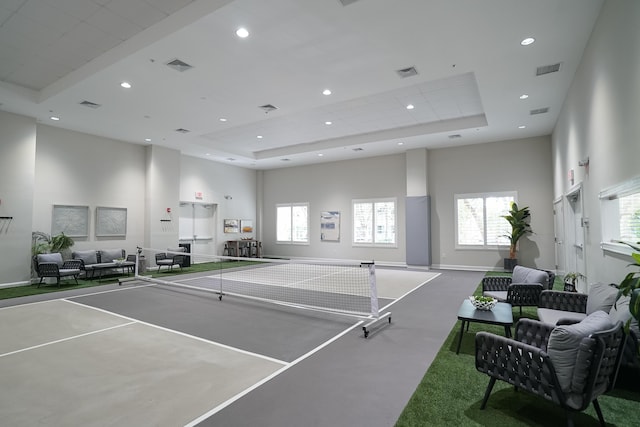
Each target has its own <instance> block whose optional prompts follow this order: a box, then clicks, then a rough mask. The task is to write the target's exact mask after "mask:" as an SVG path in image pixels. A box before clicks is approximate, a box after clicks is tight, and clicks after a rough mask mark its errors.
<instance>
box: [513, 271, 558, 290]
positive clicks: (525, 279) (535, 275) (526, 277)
mask: <svg viewBox="0 0 640 427" xmlns="http://www.w3.org/2000/svg"><path fill="white" fill-rule="evenodd" d="M511 283H540V284H541V285H542V288H543V289H547V288H548V287H549V275H548V274H547V272H545V271H542V270H536V269H535V268H528V267H522V266H521V265H516V266H515V267H514V268H513V275H512V276H511Z"/></svg>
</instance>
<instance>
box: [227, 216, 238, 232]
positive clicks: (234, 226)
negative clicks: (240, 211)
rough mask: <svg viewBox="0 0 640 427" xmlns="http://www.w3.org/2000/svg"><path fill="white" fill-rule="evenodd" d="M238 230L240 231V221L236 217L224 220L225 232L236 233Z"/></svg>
mask: <svg viewBox="0 0 640 427" xmlns="http://www.w3.org/2000/svg"><path fill="white" fill-rule="evenodd" d="M239 231H240V221H238V220H237V219H225V220H224V232H225V233H238V232H239Z"/></svg>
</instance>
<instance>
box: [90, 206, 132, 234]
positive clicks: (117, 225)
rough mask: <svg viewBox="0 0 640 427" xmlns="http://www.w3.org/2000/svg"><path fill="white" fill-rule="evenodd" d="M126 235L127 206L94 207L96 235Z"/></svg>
mask: <svg viewBox="0 0 640 427" xmlns="http://www.w3.org/2000/svg"><path fill="white" fill-rule="evenodd" d="M126 235H127V208H108V207H101V206H98V207H97V208H96V237H122V236H126Z"/></svg>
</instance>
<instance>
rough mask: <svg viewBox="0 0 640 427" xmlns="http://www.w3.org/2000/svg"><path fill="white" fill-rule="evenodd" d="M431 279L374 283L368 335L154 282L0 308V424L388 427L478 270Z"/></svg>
mask: <svg viewBox="0 0 640 427" xmlns="http://www.w3.org/2000/svg"><path fill="white" fill-rule="evenodd" d="M402 273H407V274H406V275H405V278H404V279H403V278H402ZM423 273H424V274H423ZM427 275H428V277H429V279H433V280H431V281H430V282H429V283H427V284H426V285H424V286H420V285H421V284H422V283H423V282H424V281H425V277H427ZM433 276H434V275H433V274H432V273H425V272H409V271H406V270H398V271H392V272H384V273H382V274H380V279H381V282H382V283H379V285H380V286H379V289H380V294H381V295H384V296H385V297H386V298H385V299H383V300H382V301H381V306H384V305H387V304H389V303H391V302H393V306H392V308H391V309H392V310H393V321H392V323H391V324H388V325H385V326H384V327H382V328H380V329H379V330H376V331H374V332H373V333H372V334H371V336H370V337H369V338H368V339H364V338H363V336H362V331H361V329H360V327H359V322H358V321H357V319H353V318H348V317H343V316H337V315H330V314H326V313H317V312H312V311H308V310H299V309H292V308H286V307H281V306H273V305H269V304H264V303H257V302H252V301H248V300H245V299H241V298H234V297H231V296H229V297H226V296H225V297H224V298H223V300H222V301H220V300H219V299H218V296H217V295H216V294H212V293H210V292H203V291H199V290H193V289H182V288H179V289H178V288H174V287H170V286H164V285H160V286H158V285H154V286H147V285H140V284H125V285H123V286H117V285H111V286H103V287H100V289H98V292H96V291H95V290H93V292H92V291H91V290H84V291H82V292H77V293H76V295H67V296H66V297H65V299H63V300H59V299H58V300H56V299H53V298H55V294H53V295H50V298H51V301H43V302H37V303H30V304H21V305H15V306H8V307H5V308H0V412H1V413H2V422H0V424H2V425H10V426H33V425H47V426H69V425H74V426H75V425H83V426H94V425H95V426H104V425H118V426H179V425H202V426H248V425H255V426H306V425H314V426H342V425H344V426H358V425H362V426H364V425H367V426H390V425H393V423H394V422H395V420H396V419H397V417H398V415H399V413H400V411H401V410H402V408H403V407H404V404H406V401H407V400H408V398H409V397H410V395H411V393H412V392H413V389H415V386H416V385H417V383H418V381H419V380H420V378H421V377H422V375H423V374H424V372H425V370H426V367H427V366H428V364H429V363H430V361H431V360H432V358H433V357H434V356H435V353H436V352H437V350H438V348H439V347H440V345H441V343H442V341H443V340H444V338H445V337H446V335H447V334H448V332H449V331H450V330H451V327H452V326H453V325H454V324H455V321H456V310H457V307H458V306H459V304H460V301H461V299H462V298H465V297H466V296H467V295H469V293H470V292H471V291H472V290H473V289H475V287H476V286H477V283H478V282H479V279H480V277H482V274H481V273H460V272H459V273H444V274H442V275H440V276H438V277H436V278H433ZM447 276H448V279H447ZM405 279H408V280H405ZM78 291H80V290H78ZM83 293H84V294H85V295H81V294H83ZM401 297H402V298H401ZM449 300H451V304H450V305H451V306H452V307H451V308H450V309H447V306H448V304H449V303H448V301H449ZM23 301H28V299H27V300H17V301H15V302H14V303H21V302H23ZM4 305H5V306H6V305H7V303H6V302H5V303H4Z"/></svg>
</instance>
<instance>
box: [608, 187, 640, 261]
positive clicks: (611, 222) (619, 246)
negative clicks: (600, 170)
mask: <svg viewBox="0 0 640 427" xmlns="http://www.w3.org/2000/svg"><path fill="white" fill-rule="evenodd" d="M637 194H640V176H637V177H635V178H631V179H630V180H627V181H624V182H622V183H620V184H617V185H614V186H612V187H609V188H607V189H604V190H602V191H601V192H600V194H599V198H600V219H601V221H602V241H601V242H600V248H602V249H603V250H605V251H608V252H613V253H617V254H622V255H631V254H632V253H633V252H634V250H633V249H632V248H631V247H630V246H628V245H626V244H624V243H623V242H624V241H628V242H629V243H633V244H635V245H636V246H638V244H637V242H636V241H634V240H628V239H627V240H624V239H622V238H621V237H620V204H619V203H620V199H621V198H624V197H627V196H633V195H637ZM638 240H640V239H638Z"/></svg>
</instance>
